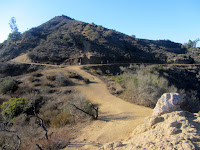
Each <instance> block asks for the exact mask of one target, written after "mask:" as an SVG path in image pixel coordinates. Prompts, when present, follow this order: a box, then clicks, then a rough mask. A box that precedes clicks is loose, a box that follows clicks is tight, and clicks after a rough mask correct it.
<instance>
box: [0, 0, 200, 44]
mask: <svg viewBox="0 0 200 150" xmlns="http://www.w3.org/2000/svg"><path fill="white" fill-rule="evenodd" d="M62 14H64V15H66V16H69V17H71V18H74V19H76V20H80V21H83V22H88V23H92V22H94V23H95V24H97V25H102V26H104V27H106V28H109V29H115V30H117V31H119V32H122V33H125V34H128V35H136V37H137V38H145V39H153V40H159V39H169V40H172V41H175V42H180V43H184V42H187V41H188V40H189V39H191V40H195V39H197V38H200V0H101V1H97V0H0V42H2V41H3V40H5V39H6V38H7V36H8V34H9V33H10V32H11V30H10V27H9V24H8V23H9V20H10V18H11V17H13V16H14V17H15V18H16V20H17V25H18V28H19V31H20V32H24V31H26V30H27V29H30V28H32V27H36V26H38V25H40V24H42V23H44V22H46V21H48V20H50V19H51V18H53V17H55V16H58V15H62ZM198 46H200V43H199V44H198Z"/></svg>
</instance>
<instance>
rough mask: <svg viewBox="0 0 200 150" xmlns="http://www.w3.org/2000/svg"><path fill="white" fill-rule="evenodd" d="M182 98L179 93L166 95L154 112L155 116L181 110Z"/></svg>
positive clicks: (159, 101)
mask: <svg viewBox="0 0 200 150" xmlns="http://www.w3.org/2000/svg"><path fill="white" fill-rule="evenodd" d="M180 104H181V96H180V95H179V94H178V93H164V94H163V95H162V96H161V98H160V99H159V100H158V102H157V104H156V107H155V108H154V110H153V115H154V116H159V115H161V114H164V113H167V112H172V111H176V110H181V109H180Z"/></svg>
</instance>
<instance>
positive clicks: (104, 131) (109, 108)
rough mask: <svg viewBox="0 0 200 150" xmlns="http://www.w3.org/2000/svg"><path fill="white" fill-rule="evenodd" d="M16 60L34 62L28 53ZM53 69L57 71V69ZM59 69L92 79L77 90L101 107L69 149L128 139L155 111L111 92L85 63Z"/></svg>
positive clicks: (96, 147) (90, 147)
mask: <svg viewBox="0 0 200 150" xmlns="http://www.w3.org/2000/svg"><path fill="white" fill-rule="evenodd" d="M12 61H13V62H18V63H28V64H29V63H30V62H29V61H27V57H26V55H22V56H20V57H17V58H15V59H14V60H12ZM30 64H31V63H30ZM38 65H41V64H38ZM53 70H54V71H55V72H56V71H57V69H53ZM59 70H64V71H71V72H76V73H77V74H79V75H81V76H82V77H83V78H88V79H89V80H90V84H78V85H76V86H75V89H76V90H77V91H79V92H81V93H83V94H84V95H85V96H86V98H87V99H88V100H90V101H91V102H92V103H94V104H97V105H98V107H99V118H98V120H95V121H92V122H91V124H89V125H88V126H86V127H85V128H83V129H82V130H81V132H80V133H78V135H77V137H76V138H75V139H73V140H71V143H70V145H69V146H68V147H66V148H65V149H66V150H68V149H70V150H71V149H84V150H85V149H88V150H90V149H91V150H93V149H98V148H99V147H100V146H102V145H103V144H105V143H108V142H111V141H114V140H119V141H121V140H125V139H127V138H128V137H129V136H130V135H131V133H132V131H133V130H134V129H135V128H136V126H138V125H139V124H142V123H143V121H144V118H145V117H147V116H150V115H151V114H152V109H150V108H146V107H143V106H138V105H135V104H131V103H129V102H126V101H124V100H122V99H120V98H118V97H116V96H114V95H112V94H110V92H109V91H108V89H107V87H106V84H105V83H104V82H103V81H101V80H100V79H99V78H97V77H95V76H93V75H91V74H89V73H87V72H86V71H84V70H82V69H81V66H67V67H65V68H59Z"/></svg>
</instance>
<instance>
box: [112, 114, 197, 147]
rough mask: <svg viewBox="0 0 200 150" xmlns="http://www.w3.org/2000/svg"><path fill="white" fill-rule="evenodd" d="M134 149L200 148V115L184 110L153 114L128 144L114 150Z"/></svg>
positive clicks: (138, 128) (137, 129)
mask: <svg viewBox="0 0 200 150" xmlns="http://www.w3.org/2000/svg"><path fill="white" fill-rule="evenodd" d="M132 149H141V150H143V149H146V150H152V149H168V150H174V149H178V150H179V149H180V150H185V149H187V150H195V149H200V116H199V115H198V114H193V113H190V112H184V111H173V112H171V113H166V114H163V115H162V116H151V117H148V118H146V119H145V121H144V123H143V124H141V125H139V126H138V127H137V128H136V129H135V130H134V131H133V134H132V136H131V138H129V141H127V144H126V145H124V146H122V147H120V148H114V150H132Z"/></svg>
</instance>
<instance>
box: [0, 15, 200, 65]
mask: <svg viewBox="0 0 200 150" xmlns="http://www.w3.org/2000/svg"><path fill="white" fill-rule="evenodd" d="M20 36H21V37H20V38H19V39H18V40H14V41H10V40H6V41H4V42H3V43H1V44H0V61H8V60H10V59H13V58H15V57H17V56H19V55H20V54H22V53H27V54H28V57H29V58H30V59H31V60H32V61H33V62H40V63H50V64H78V63H81V64H97V63H121V62H123V63H130V62H131V63H135V62H137V63H141V62H142V63H194V62H199V60H200V59H199V58H198V57H195V59H194V58H193V57H194V56H193V55H192V54H188V51H187V49H186V48H183V47H182V45H181V44H179V43H174V42H171V41H169V40H157V41H153V40H145V39H137V38H135V36H128V35H125V34H123V33H120V32H117V31H115V30H110V29H107V28H104V27H102V26H99V25H95V24H94V23H92V24H88V23H85V22H81V21H76V20H74V19H71V18H69V17H67V16H57V17H55V18H53V19H51V20H50V21H48V22H46V23H44V24H42V25H40V26H38V27H35V28H32V29H30V30H28V31H26V32H24V33H23V34H21V35H20ZM195 56H196V55H195ZM198 56H199V55H198Z"/></svg>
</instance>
